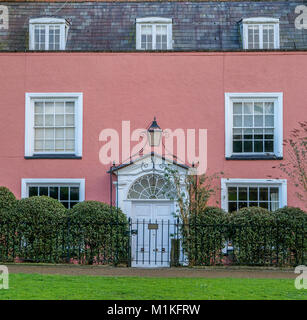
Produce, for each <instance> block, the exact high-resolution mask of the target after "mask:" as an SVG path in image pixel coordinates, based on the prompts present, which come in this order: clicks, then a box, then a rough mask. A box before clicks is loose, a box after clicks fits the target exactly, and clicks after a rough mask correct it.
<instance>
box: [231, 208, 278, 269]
mask: <svg viewBox="0 0 307 320" xmlns="http://www.w3.org/2000/svg"><path fill="white" fill-rule="evenodd" d="M272 224H273V217H272V215H271V213H270V211H268V210H267V209H264V208H259V207H249V208H242V209H240V210H239V211H237V212H233V213H230V214H229V216H228V225H229V235H228V237H229V239H230V240H231V243H232V246H233V254H234V257H235V261H234V262H235V263H237V264H248V265H262V264H268V263H269V259H270V253H271V248H272V246H273V245H274V237H272V232H273V231H274V230H272V227H273V225H272Z"/></svg>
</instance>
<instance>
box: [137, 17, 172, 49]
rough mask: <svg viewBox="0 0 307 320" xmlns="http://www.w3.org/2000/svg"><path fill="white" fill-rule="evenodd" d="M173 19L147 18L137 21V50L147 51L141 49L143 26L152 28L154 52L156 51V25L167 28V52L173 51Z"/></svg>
mask: <svg viewBox="0 0 307 320" xmlns="http://www.w3.org/2000/svg"><path fill="white" fill-rule="evenodd" d="M172 23H173V21H172V19H171V18H160V17H147V18H137V19H136V50H145V49H142V48H141V26H142V25H151V26H152V50H156V25H166V26H167V50H172V49H173V35H172V33H173V31H172Z"/></svg>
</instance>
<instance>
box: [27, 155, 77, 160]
mask: <svg viewBox="0 0 307 320" xmlns="http://www.w3.org/2000/svg"><path fill="white" fill-rule="evenodd" d="M24 158H25V159H82V156H76V155H74V154H36V155H33V156H25V157H24Z"/></svg>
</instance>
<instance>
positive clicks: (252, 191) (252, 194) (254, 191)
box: [249, 187, 258, 201]
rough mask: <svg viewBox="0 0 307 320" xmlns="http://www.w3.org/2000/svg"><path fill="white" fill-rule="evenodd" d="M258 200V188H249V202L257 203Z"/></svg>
mask: <svg viewBox="0 0 307 320" xmlns="http://www.w3.org/2000/svg"><path fill="white" fill-rule="evenodd" d="M257 200H258V188H252V187H250V188H249V201H257Z"/></svg>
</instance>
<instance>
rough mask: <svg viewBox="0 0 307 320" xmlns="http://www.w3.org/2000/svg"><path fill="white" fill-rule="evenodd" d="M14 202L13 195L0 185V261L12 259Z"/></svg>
mask: <svg viewBox="0 0 307 320" xmlns="http://www.w3.org/2000/svg"><path fill="white" fill-rule="evenodd" d="M16 204H17V200H16V198H15V195H14V194H13V193H12V192H11V191H10V190H9V189H8V188H6V187H0V261H9V260H12V254H13V247H14V246H13V244H14V236H15V235H14V231H15V228H16Z"/></svg>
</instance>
